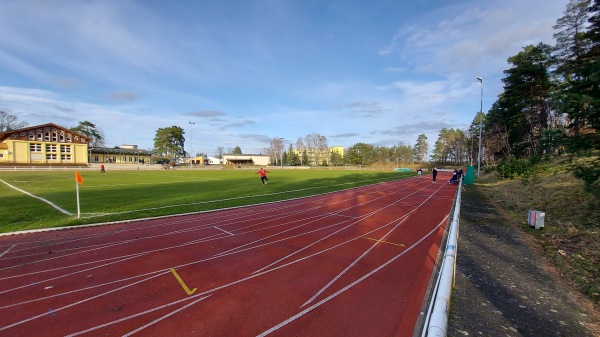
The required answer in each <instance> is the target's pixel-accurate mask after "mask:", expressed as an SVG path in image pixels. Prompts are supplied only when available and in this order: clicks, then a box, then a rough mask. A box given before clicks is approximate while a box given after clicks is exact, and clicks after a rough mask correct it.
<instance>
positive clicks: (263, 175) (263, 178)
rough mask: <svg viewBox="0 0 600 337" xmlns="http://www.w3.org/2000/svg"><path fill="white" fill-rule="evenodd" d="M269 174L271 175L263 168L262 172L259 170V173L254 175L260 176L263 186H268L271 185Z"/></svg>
mask: <svg viewBox="0 0 600 337" xmlns="http://www.w3.org/2000/svg"><path fill="white" fill-rule="evenodd" d="M267 173H271V172H269V171H267V170H265V169H264V168H262V167H261V168H260V170H258V172H255V173H254V174H260V181H261V182H262V184H263V185H266V184H268V183H269V178H267Z"/></svg>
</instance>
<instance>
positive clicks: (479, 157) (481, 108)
mask: <svg viewBox="0 0 600 337" xmlns="http://www.w3.org/2000/svg"><path fill="white" fill-rule="evenodd" d="M477 80H478V81H479V83H481V95H480V100H479V151H478V153H477V177H479V175H480V170H481V128H482V125H481V123H482V122H481V119H482V118H481V115H483V77H477Z"/></svg>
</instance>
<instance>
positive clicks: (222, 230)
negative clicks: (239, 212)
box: [213, 226, 235, 236]
mask: <svg viewBox="0 0 600 337" xmlns="http://www.w3.org/2000/svg"><path fill="white" fill-rule="evenodd" d="M213 228H215V229H218V230H220V231H221V232H225V233H227V234H229V235H231V236H234V235H235V234H233V233H231V232H228V231H226V230H224V229H222V228H219V227H217V226H213Z"/></svg>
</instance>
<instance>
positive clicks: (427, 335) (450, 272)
mask: <svg viewBox="0 0 600 337" xmlns="http://www.w3.org/2000/svg"><path fill="white" fill-rule="evenodd" d="M461 190H462V179H460V181H459V184H458V191H457V192H456V199H455V201H454V213H453V216H452V222H451V224H450V230H449V232H448V238H447V240H446V245H445V247H444V256H443V257H442V261H441V267H440V271H439V274H438V278H437V281H436V283H435V286H434V289H433V292H432V296H431V301H430V303H429V307H428V310H427V313H426V317H425V319H424V325H423V327H424V328H423V330H422V331H423V333H422V335H421V336H422V337H445V336H446V332H447V329H448V312H449V310H450V297H451V295H452V287H453V286H454V275H455V270H456V248H457V243H458V222H459V218H460V202H461Z"/></svg>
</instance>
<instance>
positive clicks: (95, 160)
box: [94, 155, 98, 163]
mask: <svg viewBox="0 0 600 337" xmlns="http://www.w3.org/2000/svg"><path fill="white" fill-rule="evenodd" d="M97 162H98V156H97V155H95V156H94V163H97Z"/></svg>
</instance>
